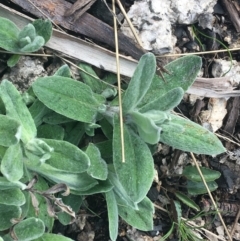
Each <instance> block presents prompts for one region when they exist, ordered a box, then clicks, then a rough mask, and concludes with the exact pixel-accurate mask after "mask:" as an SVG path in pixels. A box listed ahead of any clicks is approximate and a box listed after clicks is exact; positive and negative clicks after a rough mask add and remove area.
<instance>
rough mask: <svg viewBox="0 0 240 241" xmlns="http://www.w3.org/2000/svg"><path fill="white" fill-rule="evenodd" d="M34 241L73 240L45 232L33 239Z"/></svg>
mask: <svg viewBox="0 0 240 241" xmlns="http://www.w3.org/2000/svg"><path fill="white" fill-rule="evenodd" d="M34 241H73V240H72V239H70V238H67V237H65V236H63V235H60V234H53V233H45V234H43V236H41V237H40V238H38V239H34Z"/></svg>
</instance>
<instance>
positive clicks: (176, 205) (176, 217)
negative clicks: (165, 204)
mask: <svg viewBox="0 0 240 241" xmlns="http://www.w3.org/2000/svg"><path fill="white" fill-rule="evenodd" d="M170 203H171V211H172V214H173V221H174V222H175V223H177V224H180V222H181V218H182V207H181V204H180V202H178V201H174V200H172V199H171V200H170Z"/></svg>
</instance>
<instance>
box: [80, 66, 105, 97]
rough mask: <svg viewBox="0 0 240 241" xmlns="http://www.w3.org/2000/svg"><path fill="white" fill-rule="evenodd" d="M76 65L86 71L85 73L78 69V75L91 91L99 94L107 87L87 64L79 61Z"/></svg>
mask: <svg viewBox="0 0 240 241" xmlns="http://www.w3.org/2000/svg"><path fill="white" fill-rule="evenodd" d="M78 66H79V67H80V68H81V69H83V70H84V71H85V72H87V73H88V74H87V73H85V72H83V71H80V76H81V77H82V79H83V81H84V83H85V84H86V85H88V86H89V87H90V88H91V89H92V91H93V92H95V93H98V94H101V93H102V91H103V90H104V89H105V88H106V87H107V86H106V84H105V85H104V84H103V82H101V81H100V80H99V77H98V76H97V75H96V73H95V71H94V70H93V69H92V67H91V66H90V65H89V64H85V63H80V64H79V65H78ZM93 76H94V77H95V78H94V77H93Z"/></svg>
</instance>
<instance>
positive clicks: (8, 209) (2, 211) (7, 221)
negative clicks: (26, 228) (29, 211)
mask: <svg viewBox="0 0 240 241" xmlns="http://www.w3.org/2000/svg"><path fill="white" fill-rule="evenodd" d="M21 213H22V212H21V208H20V207H18V206H10V205H4V204H0V217H1V218H0V231H4V230H6V229H8V228H10V227H11V226H12V225H13V224H12V222H11V219H19V218H20V217H21Z"/></svg>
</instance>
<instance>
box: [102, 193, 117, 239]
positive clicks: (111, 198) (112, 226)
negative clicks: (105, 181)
mask: <svg viewBox="0 0 240 241" xmlns="http://www.w3.org/2000/svg"><path fill="white" fill-rule="evenodd" d="M105 195H106V202H107V210H108V223H109V233H110V238H111V240H112V241H115V240H116V239H117V236H118V207H117V201H116V197H115V195H114V192H113V191H112V190H111V191H109V192H107V193H106V194H105Z"/></svg>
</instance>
